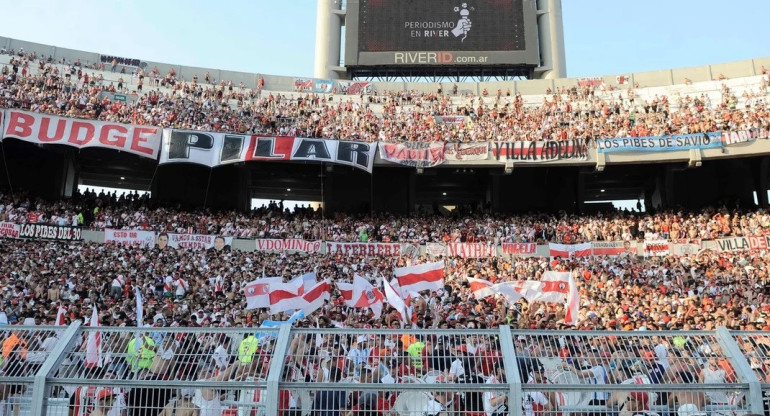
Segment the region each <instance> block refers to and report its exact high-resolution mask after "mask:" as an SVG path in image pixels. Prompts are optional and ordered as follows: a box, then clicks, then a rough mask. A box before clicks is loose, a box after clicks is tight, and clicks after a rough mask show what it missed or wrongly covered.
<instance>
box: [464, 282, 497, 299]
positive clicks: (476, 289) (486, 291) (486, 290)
mask: <svg viewBox="0 0 770 416" xmlns="http://www.w3.org/2000/svg"><path fill="white" fill-rule="evenodd" d="M466 279H468V285H470V287H471V293H473V297H474V298H476V299H484V298H486V297H489V296H494V295H495V289H494V287H493V285H492V282H490V281H489V280H484V279H475V278H473V277H466Z"/></svg>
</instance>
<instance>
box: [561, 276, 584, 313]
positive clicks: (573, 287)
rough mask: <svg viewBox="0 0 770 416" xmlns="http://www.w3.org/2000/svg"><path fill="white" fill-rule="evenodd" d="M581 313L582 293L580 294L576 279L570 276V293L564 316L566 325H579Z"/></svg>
mask: <svg viewBox="0 0 770 416" xmlns="http://www.w3.org/2000/svg"><path fill="white" fill-rule="evenodd" d="M579 312H580V292H578V289H577V284H576V283H575V277H574V276H572V274H571V273H570V275H569V293H568V294H567V311H566V313H565V315H564V323H565V324H567V325H577V321H578V313H579Z"/></svg>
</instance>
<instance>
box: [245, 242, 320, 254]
mask: <svg viewBox="0 0 770 416" xmlns="http://www.w3.org/2000/svg"><path fill="white" fill-rule="evenodd" d="M256 245H257V251H272V252H293V253H308V254H315V253H320V252H321V250H322V249H323V241H320V240H319V241H309V240H302V239H299V238H287V239H285V240H282V239H279V238H259V239H257V240H256Z"/></svg>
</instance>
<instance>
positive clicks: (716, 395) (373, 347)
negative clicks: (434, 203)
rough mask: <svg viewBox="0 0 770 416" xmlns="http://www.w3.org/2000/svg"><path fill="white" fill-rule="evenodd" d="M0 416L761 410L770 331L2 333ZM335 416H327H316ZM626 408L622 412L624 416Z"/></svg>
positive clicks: (769, 384)
mask: <svg viewBox="0 0 770 416" xmlns="http://www.w3.org/2000/svg"><path fill="white" fill-rule="evenodd" d="M0 335H1V336H2V351H3V355H2V356H3V362H2V364H0V369H1V372H0V415H4V416H5V415H13V416H17V415H22V416H25V415H44V414H45V415H64V414H69V415H72V416H85V415H96V416H102V414H104V415H110V416H113V415H114V416H131V415H141V416H145V415H146V416H150V415H151V416H158V415H161V416H186V415H192V416H198V415H204V416H216V415H228V416H236V415H237V416H262V415H266V416H274V415H281V416H283V415H311V414H334V415H338V414H339V415H350V416H358V415H369V414H377V415H393V416H395V415H404V416H406V415H410V416H417V415H432V414H441V413H443V414H445V415H450V414H457V415H459V414H463V415H465V414H471V415H478V416H482V415H486V416H489V415H494V414H497V415H502V414H516V415H520V414H524V415H534V414H542V415H545V414H553V415H556V414H561V415H565V414H599V413H602V414H608V415H610V414H621V415H622V414H625V413H628V412H632V413H633V412H638V411H642V410H647V411H651V412H656V413H658V414H660V415H667V414H674V412H676V413H677V414H679V415H687V416H694V415H699V414H706V415H720V416H721V415H731V416H736V415H742V414H747V413H763V412H764V408H765V407H767V405H768V401H767V400H765V399H764V397H765V396H766V395H768V392H770V379H769V378H768V373H770V333H763V332H756V333H753V332H730V331H728V330H726V329H725V328H721V327H720V328H718V329H717V330H716V331H677V332H671V331H669V332H650V331H635V332H605V331H520V330H516V331H512V330H511V329H510V328H509V327H507V326H503V327H500V328H497V329H493V330H382V329H293V328H290V327H289V326H288V325H284V326H283V327H281V328H280V329H262V328H226V329H212V328H152V327H148V328H117V327H98V328H91V327H85V326H81V324H80V322H79V321H77V322H75V323H73V324H72V325H71V326H69V327H29V326H27V327H23V326H22V327H15V326H14V327H2V328H0ZM326 411H328V412H331V413H324V412H326ZM632 413H629V414H632Z"/></svg>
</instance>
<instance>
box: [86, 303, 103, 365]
mask: <svg viewBox="0 0 770 416" xmlns="http://www.w3.org/2000/svg"><path fill="white" fill-rule="evenodd" d="M89 326H90V328H89V330H88V341H87V342H86V358H85V362H84V363H83V364H84V366H85V367H86V368H94V367H101V366H102V331H97V330H96V329H95V328H98V327H99V312H97V310H96V306H94V309H93V312H92V313H91V321H90V323H89Z"/></svg>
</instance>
